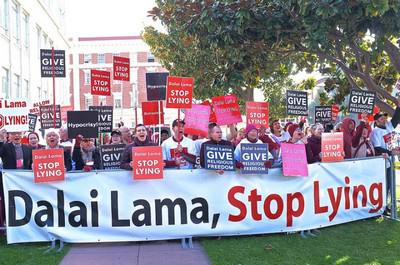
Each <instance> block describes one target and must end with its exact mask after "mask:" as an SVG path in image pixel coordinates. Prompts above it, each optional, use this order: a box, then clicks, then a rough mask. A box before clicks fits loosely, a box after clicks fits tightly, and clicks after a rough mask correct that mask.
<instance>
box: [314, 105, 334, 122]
mask: <svg viewBox="0 0 400 265" xmlns="http://www.w3.org/2000/svg"><path fill="white" fill-rule="evenodd" d="M314 117H315V122H316V123H317V122H318V123H329V122H332V107H331V106H315V116H314Z"/></svg>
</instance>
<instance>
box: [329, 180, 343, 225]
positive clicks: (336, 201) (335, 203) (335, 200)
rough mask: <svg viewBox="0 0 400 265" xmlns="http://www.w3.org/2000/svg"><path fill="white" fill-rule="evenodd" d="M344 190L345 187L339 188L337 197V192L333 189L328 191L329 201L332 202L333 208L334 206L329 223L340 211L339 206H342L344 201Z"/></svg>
mask: <svg viewBox="0 0 400 265" xmlns="http://www.w3.org/2000/svg"><path fill="white" fill-rule="evenodd" d="M342 189H343V187H338V188H337V193H336V194H337V196H336V197H335V192H334V190H333V188H329V189H328V195H329V199H330V201H331V206H332V213H331V214H330V215H329V221H332V220H333V219H334V218H335V216H336V214H337V212H338V210H339V205H340V200H341V199H342Z"/></svg>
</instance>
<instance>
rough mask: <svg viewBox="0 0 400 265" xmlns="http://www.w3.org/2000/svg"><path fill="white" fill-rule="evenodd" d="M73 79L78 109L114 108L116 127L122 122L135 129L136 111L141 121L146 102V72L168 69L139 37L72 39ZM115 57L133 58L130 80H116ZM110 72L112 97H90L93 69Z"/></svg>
mask: <svg viewBox="0 0 400 265" xmlns="http://www.w3.org/2000/svg"><path fill="white" fill-rule="evenodd" d="M70 42H71V50H70V51H71V54H70V58H69V62H70V79H71V90H72V91H73V95H72V101H73V107H74V109H75V110H87V109H89V106H100V105H108V106H114V117H113V118H114V119H113V120H114V126H117V124H118V123H120V122H121V121H122V122H123V123H124V124H125V125H126V126H128V127H134V126H135V108H136V107H137V117H138V122H139V123H140V122H141V121H142V118H141V103H142V102H143V101H146V100H147V95H146V73H147V72H165V71H166V70H165V69H163V67H162V66H161V65H160V63H159V62H157V60H156V59H155V58H154V56H153V55H152V54H151V53H150V50H149V47H148V45H147V44H146V43H145V42H144V41H143V40H142V38H141V37H140V36H119V37H80V38H77V39H70ZM113 56H121V57H129V58H130V81H129V82H128V81H117V80H113V78H112V76H113V74H112V70H113ZM91 69H97V70H104V71H110V72H111V96H98V95H91V93H90V91H91V89H90V70H91Z"/></svg>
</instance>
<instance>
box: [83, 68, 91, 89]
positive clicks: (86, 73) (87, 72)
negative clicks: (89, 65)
mask: <svg viewBox="0 0 400 265" xmlns="http://www.w3.org/2000/svg"><path fill="white" fill-rule="evenodd" d="M83 75H84V85H90V70H83Z"/></svg>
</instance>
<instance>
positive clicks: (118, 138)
mask: <svg viewBox="0 0 400 265" xmlns="http://www.w3.org/2000/svg"><path fill="white" fill-rule="evenodd" d="M109 143H110V144H122V143H123V142H122V134H121V132H120V131H119V130H114V131H112V132H111V139H110V142H109Z"/></svg>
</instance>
